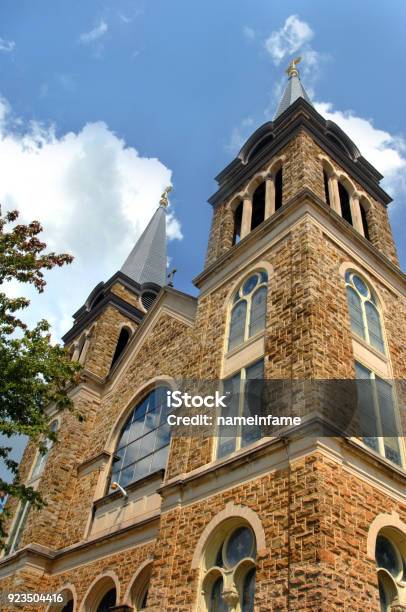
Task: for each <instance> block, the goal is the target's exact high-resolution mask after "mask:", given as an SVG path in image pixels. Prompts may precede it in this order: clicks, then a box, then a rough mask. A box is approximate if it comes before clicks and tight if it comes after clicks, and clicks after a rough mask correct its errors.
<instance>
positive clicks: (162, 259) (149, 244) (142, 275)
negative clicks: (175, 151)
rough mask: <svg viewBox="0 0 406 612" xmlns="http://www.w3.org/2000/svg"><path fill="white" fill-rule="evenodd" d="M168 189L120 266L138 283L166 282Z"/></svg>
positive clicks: (162, 283) (169, 188) (169, 189)
mask: <svg viewBox="0 0 406 612" xmlns="http://www.w3.org/2000/svg"><path fill="white" fill-rule="evenodd" d="M169 191H171V187H167V188H166V189H165V191H164V193H163V194H162V197H161V200H160V203H159V207H158V208H157V210H156V211H155V213H154V215H153V217H152V219H151V221H150V222H149V223H148V225H147V227H146V228H145V230H144V231H143V233H142V234H141V236H140V238H139V239H138V241H137V242H136V244H135V246H134V248H133V250H132V251H131V253H130V254H129V256H128V257H127V259H126V260H125V262H124V264H123V265H122V267H121V272H123V274H126V275H127V276H129V277H130V278H131V279H132V280H134V281H136V282H137V283H139V284H140V285H143V284H144V283H155V284H157V285H160V286H163V285H165V282H166V208H167V206H168V203H169V202H168V193H169Z"/></svg>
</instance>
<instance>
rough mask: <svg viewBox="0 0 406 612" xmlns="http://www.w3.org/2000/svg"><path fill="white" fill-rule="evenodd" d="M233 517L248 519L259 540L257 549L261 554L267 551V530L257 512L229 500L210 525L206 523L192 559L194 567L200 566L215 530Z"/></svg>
mask: <svg viewBox="0 0 406 612" xmlns="http://www.w3.org/2000/svg"><path fill="white" fill-rule="evenodd" d="M232 518H241V519H244V520H245V521H247V523H248V524H249V525H250V527H251V528H252V530H253V532H254V534H255V538H256V541H257V550H258V554H259V555H260V556H263V555H264V554H265V551H266V541H265V532H264V528H263V527H262V523H261V521H260V519H259V517H258V515H257V513H256V512H254V511H253V510H251V508H248V507H247V506H236V505H235V504H234V503H233V502H229V503H228V504H227V505H226V507H225V508H224V510H222V512H219V514H217V515H216V516H215V517H214V518H213V519H212V520H211V521H210V523H209V524H208V525H206V527H205V529H204V531H203V533H202V534H201V536H200V538H199V541H198V543H197V546H196V548H195V552H194V554H193V559H192V569H198V568H199V567H200V563H201V559H202V555H203V552H204V549H205V547H206V544H207V542H208V541H209V538H210V537H211V535H212V533H213V531H214V530H215V529H216V527H218V526H219V525H220V524H221V523H223V522H224V521H227V520H229V519H232Z"/></svg>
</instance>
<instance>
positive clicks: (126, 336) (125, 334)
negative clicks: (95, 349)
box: [110, 322, 134, 370]
mask: <svg viewBox="0 0 406 612" xmlns="http://www.w3.org/2000/svg"><path fill="white" fill-rule="evenodd" d="M133 333H134V329H133V327H132V325H129V324H127V322H123V323H122V324H121V325H120V326H119V328H118V336H117V342H116V348H115V350H114V353H113V357H112V360H111V365H110V370H111V369H112V368H113V367H114V366H115V364H116V363H117V361H118V360H119V359H120V357H121V355H122V354H123V353H124V351H125V349H126V348H127V347H128V345H129V343H130V340H131V338H132V336H133Z"/></svg>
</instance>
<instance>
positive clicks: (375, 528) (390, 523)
mask: <svg viewBox="0 0 406 612" xmlns="http://www.w3.org/2000/svg"><path fill="white" fill-rule="evenodd" d="M384 529H393V530H395V531H397V532H398V533H400V534H401V535H402V536H403V537H404V538H406V523H404V522H403V521H402V520H401V519H400V517H399V515H398V513H397V512H394V511H392V514H383V513H382V514H378V516H376V517H375V518H374V520H373V521H372V523H371V525H370V527H369V531H368V538H367V557H368V559H370V560H373V561H375V546H376V539H377V537H378V535H379V533H380V532H381V531H382V530H384Z"/></svg>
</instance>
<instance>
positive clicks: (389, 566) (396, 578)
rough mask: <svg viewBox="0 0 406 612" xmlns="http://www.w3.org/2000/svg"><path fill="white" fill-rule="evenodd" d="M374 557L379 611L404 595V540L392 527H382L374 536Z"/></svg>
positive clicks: (405, 568) (405, 546)
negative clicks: (376, 570)
mask: <svg viewBox="0 0 406 612" xmlns="http://www.w3.org/2000/svg"><path fill="white" fill-rule="evenodd" d="M375 559H376V565H377V569H378V585H379V598H380V603H381V611H382V612H389V611H390V610H391V609H392V608H391V606H392V604H394V603H395V602H399V601H402V600H404V597H405V595H406V540H405V538H404V537H403V536H402V534H399V533H398V532H397V531H396V530H394V529H384V530H383V531H381V532H380V533H379V535H378V537H377V538H376V547H375Z"/></svg>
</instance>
